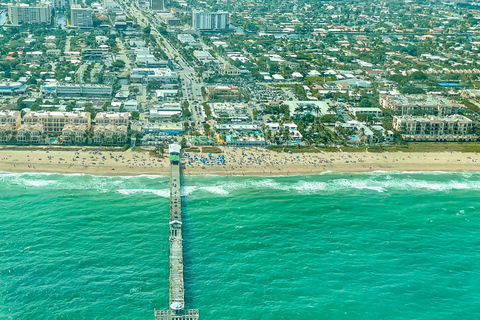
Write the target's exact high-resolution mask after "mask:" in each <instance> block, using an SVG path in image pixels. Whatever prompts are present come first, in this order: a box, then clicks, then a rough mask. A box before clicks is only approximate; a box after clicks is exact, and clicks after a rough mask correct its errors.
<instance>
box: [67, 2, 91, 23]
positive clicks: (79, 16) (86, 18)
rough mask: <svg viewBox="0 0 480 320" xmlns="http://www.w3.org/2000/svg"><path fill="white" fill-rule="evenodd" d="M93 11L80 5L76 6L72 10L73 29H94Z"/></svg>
mask: <svg viewBox="0 0 480 320" xmlns="http://www.w3.org/2000/svg"><path fill="white" fill-rule="evenodd" d="M92 16H93V10H92V9H91V8H82V6H80V5H79V4H74V5H73V6H72V7H71V8H70V19H71V22H72V26H73V27H78V28H92V27H93V19H92Z"/></svg>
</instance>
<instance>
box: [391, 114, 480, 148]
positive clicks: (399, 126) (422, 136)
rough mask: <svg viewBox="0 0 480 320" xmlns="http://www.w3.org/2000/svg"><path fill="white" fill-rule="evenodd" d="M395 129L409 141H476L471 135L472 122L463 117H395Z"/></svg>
mask: <svg viewBox="0 0 480 320" xmlns="http://www.w3.org/2000/svg"><path fill="white" fill-rule="evenodd" d="M393 128H394V129H395V130H397V131H399V132H401V133H402V137H403V138H404V139H405V140H409V141H462V140H463V141H476V140H477V136H475V135H473V134H471V129H472V128H473V122H472V120H470V119H468V118H467V117H465V116H462V115H458V114H456V115H453V116H446V117H436V116H424V117H413V116H394V117H393Z"/></svg>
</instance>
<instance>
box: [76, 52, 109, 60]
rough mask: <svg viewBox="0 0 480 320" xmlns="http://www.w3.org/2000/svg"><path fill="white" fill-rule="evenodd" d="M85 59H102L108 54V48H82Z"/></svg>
mask: <svg viewBox="0 0 480 320" xmlns="http://www.w3.org/2000/svg"><path fill="white" fill-rule="evenodd" d="M82 56H83V59H84V60H95V61H101V60H104V59H105V58H106V57H107V56H108V49H82Z"/></svg>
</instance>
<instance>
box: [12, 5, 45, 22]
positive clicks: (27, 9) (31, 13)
mask: <svg viewBox="0 0 480 320" xmlns="http://www.w3.org/2000/svg"><path fill="white" fill-rule="evenodd" d="M8 18H9V19H10V22H11V24H12V25H16V26H18V25H26V24H51V23H52V6H51V5H50V2H44V3H39V4H37V5H36V6H35V7H31V6H29V5H28V4H16V5H9V6H8Z"/></svg>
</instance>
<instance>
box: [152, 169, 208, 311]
mask: <svg viewBox="0 0 480 320" xmlns="http://www.w3.org/2000/svg"><path fill="white" fill-rule="evenodd" d="M170 168H171V170H170V237H169V240H170V298H169V307H170V308H169V310H155V320H197V319H198V317H199V312H198V310H196V309H195V310H187V309H185V286H184V282H183V238H182V224H183V222H182V196H181V184H182V164H181V161H172V162H171V164H170Z"/></svg>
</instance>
